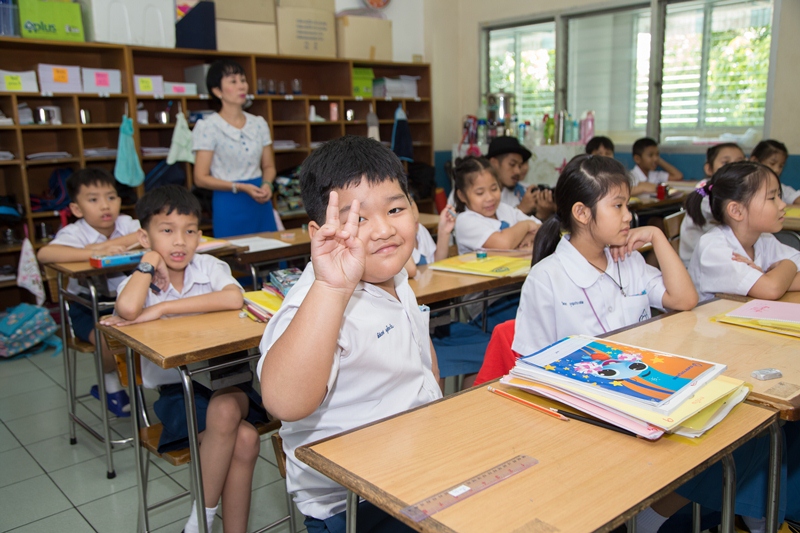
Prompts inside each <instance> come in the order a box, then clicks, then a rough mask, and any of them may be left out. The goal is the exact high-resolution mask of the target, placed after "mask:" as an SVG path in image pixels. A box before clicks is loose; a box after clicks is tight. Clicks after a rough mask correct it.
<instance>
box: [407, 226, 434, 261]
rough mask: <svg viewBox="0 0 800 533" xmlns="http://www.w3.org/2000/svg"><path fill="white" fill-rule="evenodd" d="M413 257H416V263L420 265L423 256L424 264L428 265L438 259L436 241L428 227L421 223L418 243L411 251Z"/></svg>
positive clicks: (418, 229)
mask: <svg viewBox="0 0 800 533" xmlns="http://www.w3.org/2000/svg"><path fill="white" fill-rule="evenodd" d="M411 257H412V258H413V259H414V264H415V265H419V264H420V261H421V260H422V258H423V257H424V258H425V263H423V264H426V265H428V264H430V263H433V262H434V261H436V242H435V241H434V240H433V237H431V232H430V231H428V228H426V227H425V226H423V225H422V224H420V223H417V245H416V246H415V247H414V251H413V252H411Z"/></svg>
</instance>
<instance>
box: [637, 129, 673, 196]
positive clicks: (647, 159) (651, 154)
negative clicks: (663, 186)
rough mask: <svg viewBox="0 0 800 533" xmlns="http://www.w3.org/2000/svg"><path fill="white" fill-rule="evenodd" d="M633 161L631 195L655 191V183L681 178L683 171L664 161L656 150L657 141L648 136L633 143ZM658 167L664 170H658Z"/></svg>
mask: <svg viewBox="0 0 800 533" xmlns="http://www.w3.org/2000/svg"><path fill="white" fill-rule="evenodd" d="M633 161H634V163H636V165H635V166H634V167H633V169H631V185H632V188H631V196H636V195H637V194H641V193H646V192H655V191H656V185H658V184H659V183H664V182H666V181H667V180H669V181H680V180H682V179H683V173H681V171H680V170H678V169H677V168H675V167H673V166H672V165H670V164H669V163H667V162H666V161H664V159H663V158H662V157H661V153H660V152H659V151H658V143H657V142H656V141H654V140H653V139H651V138H649V137H643V138H641V139H639V140H637V141H636V142H635V143H633ZM658 167H661V168H663V169H664V170H658Z"/></svg>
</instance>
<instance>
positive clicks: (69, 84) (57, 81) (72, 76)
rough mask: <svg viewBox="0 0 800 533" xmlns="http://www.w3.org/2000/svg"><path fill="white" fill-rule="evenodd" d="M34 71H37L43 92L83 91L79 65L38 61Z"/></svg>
mask: <svg viewBox="0 0 800 533" xmlns="http://www.w3.org/2000/svg"><path fill="white" fill-rule="evenodd" d="M36 71H37V72H38V73H39V85H40V86H41V87H40V88H41V90H42V92H43V93H53V94H55V93H79V92H83V85H82V84H81V68H80V67H73V66H70V65H50V64H47V63H39V64H38V65H36Z"/></svg>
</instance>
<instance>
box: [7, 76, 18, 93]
mask: <svg viewBox="0 0 800 533" xmlns="http://www.w3.org/2000/svg"><path fill="white" fill-rule="evenodd" d="M5 81H6V91H21V90H22V76H19V75H17V74H6V75H5Z"/></svg>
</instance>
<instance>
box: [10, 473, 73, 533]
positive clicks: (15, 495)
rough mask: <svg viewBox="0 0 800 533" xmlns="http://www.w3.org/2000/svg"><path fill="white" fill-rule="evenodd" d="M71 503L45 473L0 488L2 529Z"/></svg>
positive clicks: (20, 524)
mask: <svg viewBox="0 0 800 533" xmlns="http://www.w3.org/2000/svg"><path fill="white" fill-rule="evenodd" d="M70 507H72V506H71V504H70V503H69V500H68V499H67V498H66V496H64V494H62V492H61V491H60V490H59V489H58V487H57V486H56V485H55V483H53V482H52V481H51V480H50V478H48V477H47V476H46V475H41V476H37V477H34V478H31V479H26V480H25V481H20V482H18V483H14V484H13V485H9V486H7V487H3V488H0V531H9V530H11V529H14V528H15V527H18V526H22V525H25V524H29V523H31V522H34V521H36V520H41V519H42V518H46V517H48V516H51V515H54V514H56V513H60V512H62V511H66V510H67V509H69V508H70Z"/></svg>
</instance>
